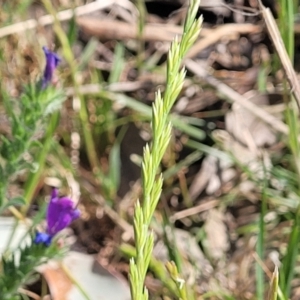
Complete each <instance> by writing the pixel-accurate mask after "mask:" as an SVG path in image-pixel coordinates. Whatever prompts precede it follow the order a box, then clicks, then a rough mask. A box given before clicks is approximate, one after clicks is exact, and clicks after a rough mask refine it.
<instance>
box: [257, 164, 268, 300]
mask: <svg viewBox="0 0 300 300" xmlns="http://www.w3.org/2000/svg"><path fill="white" fill-rule="evenodd" d="M264 172H265V176H264V178H265V179H264V182H263V188H262V199H261V211H260V216H259V226H258V228H259V232H258V239H257V245H256V252H257V255H258V256H259V258H260V260H261V261H263V260H264V248H265V244H264V242H265V221H264V217H265V215H266V213H267V193H266V188H267V179H266V178H267V176H266V175H267V174H266V172H267V170H266V168H264ZM264 285H265V283H264V270H263V268H262V266H261V265H260V264H259V263H258V262H256V296H257V299H258V300H263V299H264Z"/></svg>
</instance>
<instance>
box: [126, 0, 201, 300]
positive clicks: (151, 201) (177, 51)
mask: <svg viewBox="0 0 300 300" xmlns="http://www.w3.org/2000/svg"><path fill="white" fill-rule="evenodd" d="M199 4H200V0H191V3H190V6H189V9H188V12H187V17H186V20H185V24H184V30H183V35H182V37H181V41H180V42H179V40H178V38H175V40H174V41H173V42H172V44H171V48H170V50H169V55H168V60H167V82H166V90H165V93H164V97H162V95H161V93H160V91H158V92H157V93H156V97H155V102H154V105H153V107H152V132H153V139H152V143H151V146H150V145H146V146H145V148H144V155H143V162H142V185H143V204H142V206H141V204H140V202H139V201H137V204H136V206H135V212H134V237H135V246H136V257H135V258H132V259H131V260H130V271H129V277H130V288H131V296H132V299H134V300H144V299H145V300H146V299H148V290H147V289H146V288H145V287H144V281H145V277H146V273H147V270H148V266H149V263H150V258H151V256H152V250H153V244H154V237H153V234H152V233H149V226H150V222H151V219H152V216H153V213H154V210H155V208H156V206H157V203H158V201H159V199H160V195H161V190H162V184H163V178H162V175H161V174H160V176H157V172H158V169H159V165H160V162H161V160H162V157H163V155H164V153H165V151H166V148H167V146H168V144H169V141H170V138H171V130H172V126H171V123H170V122H169V120H168V117H169V114H170V110H171V108H172V106H173V104H174V102H175V100H176V98H177V97H178V95H179V93H180V91H181V89H182V86H183V82H184V78H185V70H184V69H181V70H180V67H181V63H182V61H183V57H184V56H185V55H186V53H187V51H188V50H189V49H190V48H191V46H192V45H193V44H194V42H195V41H196V39H197V38H198V35H199V32H200V28H201V24H202V18H199V19H198V20H196V21H195V18H196V14H197V12H198V8H199Z"/></svg>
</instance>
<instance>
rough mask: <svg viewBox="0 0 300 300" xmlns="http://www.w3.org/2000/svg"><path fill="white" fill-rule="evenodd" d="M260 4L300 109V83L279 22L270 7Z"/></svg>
mask: <svg viewBox="0 0 300 300" xmlns="http://www.w3.org/2000/svg"><path fill="white" fill-rule="evenodd" d="M259 5H260V9H261V11H262V15H263V17H264V20H265V23H266V25H267V29H268V32H269V35H270V37H271V40H272V42H273V44H274V46H275V49H276V51H277V53H278V56H279V58H280V61H281V63H282V66H283V69H284V71H285V74H286V77H287V80H288V81H289V84H290V86H291V89H292V90H291V92H292V93H293V95H294V97H295V99H296V101H297V104H298V108H299V110H300V83H299V81H298V78H297V75H296V72H295V70H294V67H293V65H292V63H291V60H290V58H289V56H288V54H287V51H286V49H285V46H284V43H283V40H282V38H281V35H280V32H279V30H278V27H277V24H276V22H275V20H274V17H273V15H272V13H271V11H270V9H269V8H265V7H264V6H263V5H262V3H261V2H260V1H259Z"/></svg>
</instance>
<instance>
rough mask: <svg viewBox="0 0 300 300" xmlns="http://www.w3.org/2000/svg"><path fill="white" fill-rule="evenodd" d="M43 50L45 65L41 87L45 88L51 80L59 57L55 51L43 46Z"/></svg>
mask: <svg viewBox="0 0 300 300" xmlns="http://www.w3.org/2000/svg"><path fill="white" fill-rule="evenodd" d="M43 50H44V53H45V56H46V67H45V71H44V75H43V80H42V89H45V88H46V87H47V85H48V84H49V83H50V82H51V81H52V77H53V73H54V71H55V69H56V68H57V66H58V64H59V62H60V58H59V57H58V55H57V54H56V53H54V52H52V51H50V50H49V49H48V48H47V47H43Z"/></svg>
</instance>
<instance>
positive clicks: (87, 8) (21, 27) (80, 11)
mask: <svg viewBox="0 0 300 300" xmlns="http://www.w3.org/2000/svg"><path fill="white" fill-rule="evenodd" d="M115 2H116V1H115V0H101V1H95V2H92V3H89V4H86V5H83V6H79V7H77V8H75V9H74V10H73V9H67V10H63V11H60V12H59V13H58V14H57V18H58V19H59V20H60V21H66V20H70V19H71V18H72V17H73V15H74V14H75V16H83V15H85V14H90V13H93V12H95V11H97V10H101V9H104V8H106V7H108V6H111V5H112V4H114V3H115ZM53 22H54V19H53V16H51V15H45V16H42V17H40V18H39V19H38V20H35V19H30V20H27V21H24V22H20V23H16V24H12V25H9V26H5V27H2V28H0V38H3V37H5V36H7V35H11V34H15V33H21V32H23V31H26V30H29V29H34V28H36V27H37V26H38V25H41V26H46V25H50V24H52V23H53Z"/></svg>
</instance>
